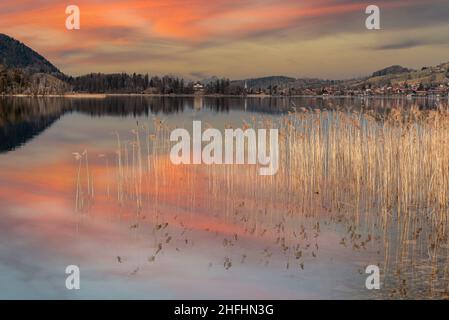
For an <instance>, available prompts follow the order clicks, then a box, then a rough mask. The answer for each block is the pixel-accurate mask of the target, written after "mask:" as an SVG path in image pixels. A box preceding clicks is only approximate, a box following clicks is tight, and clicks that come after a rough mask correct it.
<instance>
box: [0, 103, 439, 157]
mask: <svg viewBox="0 0 449 320" xmlns="http://www.w3.org/2000/svg"><path fill="white" fill-rule="evenodd" d="M195 99H198V97H197V98H195V97H192V96H107V97H106V98H103V99H96V98H92V99H90V98H88V99H79V98H63V97H20V98H19V97H16V98H14V97H3V98H0V152H2V151H9V150H12V149H14V148H15V147H17V146H19V145H21V144H23V143H25V142H26V141H28V140H29V139H31V138H33V137H34V136H36V135H38V134H40V133H41V132H43V131H44V130H45V129H46V128H47V127H48V126H50V125H51V124H52V123H53V122H55V121H56V120H57V119H58V118H59V117H61V116H62V115H63V114H65V113H66V112H80V113H83V114H88V115H91V116H98V117H100V116H103V115H108V116H143V115H145V116H148V115H149V114H161V113H162V114H171V113H178V112H184V111H186V110H193V109H195V107H196V108H197V109H198V106H200V108H202V109H206V110H211V111H215V112H227V111H230V110H242V111H243V110H245V111H250V112H262V113H270V114H276V113H281V112H287V111H293V110H295V109H296V110H299V108H312V109H315V108H319V109H326V108H327V109H332V108H342V109H349V110H350V109H360V108H363V109H374V110H376V109H377V110H388V109H391V108H393V107H396V106H399V107H404V106H406V105H407V104H410V103H417V104H418V105H419V106H420V107H421V108H429V107H432V106H433V105H434V104H435V102H432V101H431V100H428V99H425V100H422V101H419V100H417V101H415V100H414V101H413V102H410V101H407V100H405V99H401V98H398V99H360V98H332V99H322V98H316V97H301V98H298V97H296V98H293V97H284V98H273V97H248V98H241V97H211V96H207V97H201V98H200V99H202V103H198V101H196V103H195Z"/></svg>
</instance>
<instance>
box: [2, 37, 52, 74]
mask: <svg viewBox="0 0 449 320" xmlns="http://www.w3.org/2000/svg"><path fill="white" fill-rule="evenodd" d="M0 64H2V65H3V66H5V67H6V68H10V69H11V68H19V69H21V70H23V71H25V72H27V73H29V74H33V73H39V72H42V73H49V74H61V71H59V69H58V68H56V67H55V66H54V65H53V64H51V63H50V62H49V61H48V60H47V59H45V58H44V57H43V56H41V55H40V54H39V53H37V52H36V51H34V50H33V49H31V48H29V47H27V46H26V45H24V44H23V43H21V42H20V41H17V40H15V39H14V38H11V37H9V36H7V35H5V34H1V33H0Z"/></svg>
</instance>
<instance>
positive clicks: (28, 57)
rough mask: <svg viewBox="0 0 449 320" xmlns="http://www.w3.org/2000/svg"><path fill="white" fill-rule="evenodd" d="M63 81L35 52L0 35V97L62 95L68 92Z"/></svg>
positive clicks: (61, 75)
mask: <svg viewBox="0 0 449 320" xmlns="http://www.w3.org/2000/svg"><path fill="white" fill-rule="evenodd" d="M63 77H64V75H63V74H62V73H61V72H60V71H59V69H58V68H56V67H55V66H54V65H53V64H51V63H50V62H49V61H48V60H47V59H45V58H44V57H43V56H41V55H40V54H38V53H37V52H36V51H34V50H32V49H31V48H29V47H27V46H26V45H24V44H23V43H21V42H19V41H17V40H15V39H13V38H11V37H9V36H7V35H4V34H0V94H2V93H11V94H39V95H44V94H62V93H64V92H66V91H68V90H69V89H70V88H69V86H68V85H67V84H66V83H65V82H64V81H63V80H61V79H62V78H63Z"/></svg>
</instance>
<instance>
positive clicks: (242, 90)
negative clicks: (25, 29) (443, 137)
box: [0, 34, 449, 95]
mask: <svg viewBox="0 0 449 320" xmlns="http://www.w3.org/2000/svg"><path fill="white" fill-rule="evenodd" d="M200 83H201V85H199V86H196V88H195V87H194V82H193V81H188V80H185V79H183V78H180V77H176V76H162V77H160V76H154V75H151V76H150V75H148V74H136V73H133V74H127V73H112V74H104V73H91V74H87V75H82V76H76V77H73V76H68V75H65V74H63V73H62V72H61V71H59V69H58V68H56V67H55V66H54V65H53V64H51V63H50V62H49V61H48V60H47V59H45V58H44V57H43V56H41V55H40V54H38V53H37V52H35V51H34V50H32V49H31V48H29V47H27V46H26V45H24V44H23V43H21V42H19V41H17V40H15V39H13V38H11V37H9V36H7V35H4V34H0V94H30V95H50V94H58V95H59V94H64V93H123V94H129V93H136V94H142V93H144V94H193V93H195V90H196V92H199V93H201V94H223V95H245V94H269V95H353V94H364V93H367V92H369V94H392V93H403V94H414V93H416V92H417V91H419V92H420V94H422V92H423V91H425V92H429V93H430V94H440V95H446V94H447V92H448V91H449V63H442V64H440V65H438V66H435V67H424V68H422V69H421V70H418V71H416V70H411V69H407V68H404V67H401V66H399V65H393V66H390V67H388V68H384V69H381V70H379V71H376V72H374V73H373V74H372V75H370V76H367V77H363V78H357V79H349V80H323V79H314V78H298V79H296V78H292V77H285V76H268V77H261V78H250V79H243V80H234V81H230V80H229V79H226V78H218V77H215V76H214V77H210V78H208V79H205V80H203V81H201V82H200Z"/></svg>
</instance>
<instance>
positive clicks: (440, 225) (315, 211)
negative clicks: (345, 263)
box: [76, 107, 449, 298]
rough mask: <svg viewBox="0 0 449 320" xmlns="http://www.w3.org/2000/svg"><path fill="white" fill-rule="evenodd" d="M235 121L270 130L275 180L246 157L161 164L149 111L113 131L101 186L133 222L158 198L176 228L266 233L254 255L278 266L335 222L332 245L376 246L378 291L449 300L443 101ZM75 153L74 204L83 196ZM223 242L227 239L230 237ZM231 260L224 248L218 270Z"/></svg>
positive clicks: (303, 253)
mask: <svg viewBox="0 0 449 320" xmlns="http://www.w3.org/2000/svg"><path fill="white" fill-rule="evenodd" d="M241 127H243V128H245V127H246V128H247V127H252V128H255V129H257V128H279V130H280V137H279V148H280V150H279V155H280V158H279V171H278V172H277V174H276V175H275V176H259V174H258V170H257V169H258V167H257V166H249V165H178V166H176V165H173V164H172V163H171V162H170V160H169V157H168V154H169V152H170V148H171V146H172V143H170V141H169V134H170V131H171V130H172V129H173V128H171V127H170V126H169V125H167V124H166V123H165V122H164V121H163V120H161V119H157V118H154V119H153V122H152V123H148V124H144V125H139V124H136V128H134V129H133V130H132V132H131V133H130V134H129V135H127V137H128V138H130V139H129V140H125V141H123V140H122V139H121V137H120V135H119V134H118V133H115V138H116V141H117V142H116V150H115V153H110V154H108V155H106V158H107V159H109V164H108V172H109V170H110V171H111V175H113V176H114V177H115V180H114V181H115V186H111V194H112V190H113V189H114V188H115V194H116V201H117V203H118V204H119V205H120V206H121V207H124V208H126V209H127V210H130V209H131V208H134V209H133V211H134V217H135V219H136V221H138V222H139V221H140V220H139V217H140V216H141V214H142V213H145V215H146V217H147V219H146V221H151V223H154V224H155V225H156V226H161V225H162V224H161V223H163V221H165V220H164V219H165V217H164V214H163V213H162V212H163V211H164V210H162V208H163V207H164V206H167V204H169V205H170V206H171V207H177V208H182V209H183V210H185V214H184V215H183V216H182V217H181V218H179V219H178V222H179V221H181V222H180V223H181V224H183V223H187V222H188V221H189V220H192V219H193V220H194V219H196V218H197V216H199V215H210V216H213V217H216V218H217V219H219V220H220V221H222V222H223V223H229V224H231V225H234V226H238V227H239V228H242V229H243V230H244V232H245V234H247V236H250V237H266V238H269V239H272V240H273V243H274V247H272V248H271V249H266V248H265V249H264V251H263V254H262V255H263V258H264V259H265V260H266V261H268V259H269V258H270V257H271V256H272V254H273V251H278V252H280V253H281V254H282V256H283V257H284V259H285V267H286V268H287V269H288V268H293V267H294V268H296V269H297V270H299V271H300V270H302V269H304V261H305V257H310V258H315V257H316V256H317V254H318V251H319V247H318V241H317V238H318V237H319V234H320V232H321V229H322V228H323V225H328V226H329V225H335V224H340V225H342V226H344V229H343V230H344V233H345V234H344V236H342V238H341V241H340V245H342V246H350V247H351V248H352V249H353V250H355V251H357V250H367V249H372V250H377V251H378V254H379V260H380V264H381V270H382V277H383V278H382V283H383V285H384V288H385V289H384V290H382V291H381V292H382V294H383V295H384V294H385V293H386V292H388V294H389V295H391V296H394V297H427V298H434V297H449V294H448V289H449V262H448V257H449V251H448V250H449V246H448V245H449V242H448V231H447V229H448V213H449V111H448V110H447V109H444V108H438V109H436V110H428V111H421V110H419V109H418V108H416V107H412V108H409V109H391V110H388V111H387V112H385V113H377V112H373V111H343V110H339V109H338V108H335V109H333V110H310V109H304V108H302V109H301V110H298V111H297V112H290V113H288V114H285V115H283V116H280V117H276V118H274V117H264V116H257V117H256V116H253V117H251V118H250V119H245V120H244V121H243V122H242V125H241ZM81 160H82V159H81V158H78V161H80V163H79V169H78V171H77V175H78V178H77V179H76V181H77V183H76V203H77V208H78V205H79V203H80V204H81V207H82V205H83V203H84V202H83V200H82V199H83V197H82V194H83V193H82V190H81V189H82V188H81V183H80V178H79V172H80V170H81ZM113 163H114V165H112V164H113ZM85 167H86V170H88V161H87V152H86V154H85ZM85 180H86V181H85V183H86V186H85V187H84V189H85V190H88V191H87V195H88V196H89V199H93V198H94V186H93V177H92V176H90V175H89V173H88V174H87V179H85ZM109 188H110V187H109V184H108V189H107V190H108V191H107V192H108V194H109ZM95 192H96V194H97V193H98V190H97V189H95ZM148 217H150V218H151V219H149V218H148ZM155 229H157V230H159V229H161V228H159V229H158V228H156V227H155ZM225 240H226V241H224V244H223V245H224V246H228V245H230V244H232V243H233V242H235V241H237V235H235V236H234V238H232V237H230V238H227V237H226V238H225ZM186 242H187V240H186ZM158 246H159V245H158ZM161 246H162V244H161ZM157 251H158V252H159V251H160V248H159V250H157ZM154 257H155V256H152V257H151V260H152V261H154V259H155V258H154ZM244 259H245V258H242V261H243V260H244ZM231 266H232V262H231V258H230V257H229V256H228V255H227V256H226V257H225V259H224V267H225V269H229V268H230V267H231Z"/></svg>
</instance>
